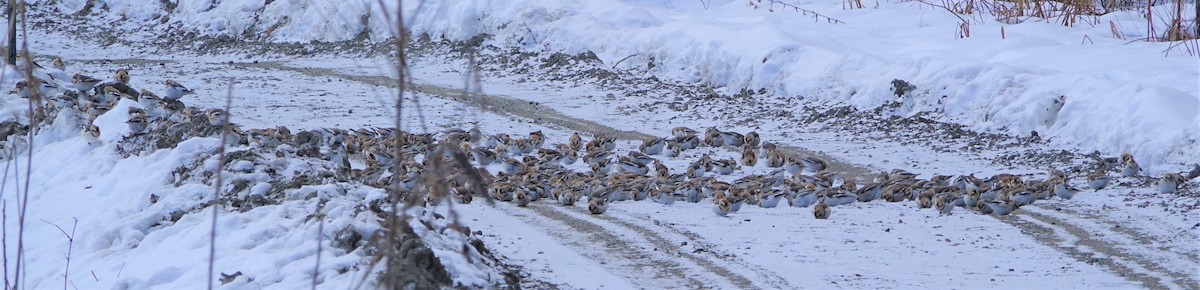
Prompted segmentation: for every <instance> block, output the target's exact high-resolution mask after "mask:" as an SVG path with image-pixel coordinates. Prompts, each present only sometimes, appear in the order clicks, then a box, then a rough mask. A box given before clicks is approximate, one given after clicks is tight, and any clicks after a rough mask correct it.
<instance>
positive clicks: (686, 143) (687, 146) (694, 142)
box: [675, 135, 700, 151]
mask: <svg viewBox="0 0 1200 290" xmlns="http://www.w3.org/2000/svg"><path fill="white" fill-rule="evenodd" d="M675 144H677V145H679V149H680V151H683V150H692V149H696V147H699V146H700V137H697V136H696V135H691V136H685V137H683V138H675Z"/></svg>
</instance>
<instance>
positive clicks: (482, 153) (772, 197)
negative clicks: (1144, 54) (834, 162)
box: [16, 58, 1200, 219]
mask: <svg viewBox="0 0 1200 290" xmlns="http://www.w3.org/2000/svg"><path fill="white" fill-rule="evenodd" d="M53 63H54V69H55V70H46V69H41V68H39V70H40V71H42V73H40V74H38V75H40V76H43V77H49V78H53V79H55V80H58V79H59V77H61V75H63V74H65V73H62V71H63V70H65V66H64V65H63V64H62V61H61V60H60V59H57V58H56V59H55V60H54V62H53ZM47 71H48V72H47ZM56 75H59V77H56ZM70 79H71V83H72V84H73V86H72V87H59V86H58V85H57V82H47V81H45V80H44V78H39V77H38V76H35V77H34V79H33V80H34V82H37V83H38V84H39V85H38V86H37V92H36V93H34V92H31V88H32V87H33V86H30V85H28V84H27V83H26V81H24V80H23V81H20V82H18V83H17V85H16V91H17V94H18V95H20V96H21V97H25V98H30V97H31V96H49V98H46V99H47V100H49V101H48V102H42V103H44V106H42V107H40V108H38V109H37V110H35V112H34V115H35V120H38V118H39V117H38V116H41V119H40V120H51V119H54V118H53V116H54V115H55V114H58V113H60V112H63V111H71V112H77V113H79V114H82V115H83V116H86V117H87V118H81V120H83V119H86V120H87V121H86V122H84V123H83V124H80V126H81V127H82V130H81V131H82V133H81V134H82V135H83V136H84V137H85V138H87V139H88V141H89V142H92V143H95V142H101V141H100V140H99V136H100V132H99V130H100V128H99V127H97V126H96V125H95V124H93V121H94V120H95V119H96V118H97V117H98V116H100V115H103V114H106V113H108V112H109V111H110V110H111V109H113V108H114V106H115V104H116V103H117V102H118V101H119V100H121V99H128V100H131V101H133V102H135V103H136V104H138V105H136V106H129V110H128V112H125V113H126V114H128V121H127V122H126V124H127V125H128V127H129V131H130V133H131V135H130V136H131V137H136V136H140V135H144V134H148V133H151V132H153V134H158V135H163V136H159V138H173V139H176V140H183V139H187V138H191V137H206V136H213V134H217V133H218V132H220V128H221V127H222V126H224V125H226V123H225V122H226V113H225V112H224V111H223V110H221V109H211V110H207V111H204V112H200V111H199V110H197V109H194V108H188V107H186V106H185V105H184V104H183V102H181V101H180V99H181V98H182V97H183V96H186V95H190V94H193V92H192V90H190V89H187V88H186V87H184V86H182V85H180V84H179V83H177V82H174V81H171V80H167V81H165V82H163V83H162V84H161V85H162V87H163V96H162V97H159V96H158V95H156V94H155V93H153V92H151V91H148V90H144V89H143V90H140V91H138V90H134V89H133V88H132V87H130V84H129V81H130V77H129V73H128V71H127V70H125V69H118V70H116V72H115V73H114V74H113V78H112V80H107V81H102V80H98V79H95V78H92V77H88V76H85V75H81V74H74V75H73V76H72V77H71V78H70ZM230 125H231V126H230V127H232V129H231V130H229V131H228V134H229V135H228V136H231V137H232V138H228V139H227V140H229V141H228V145H230V146H249V147H250V148H271V149H272V150H278V149H276V148H286V151H287V152H288V153H291V154H295V155H296V156H299V157H311V158H319V159H324V160H328V161H330V162H331V164H332V167H333V168H334V170H335V171H336V173H335V174H336V175H337V176H339V177H341V178H342V179H344V180H346V181H350V182H359V183H362V184H365V185H368V186H375V187H381V188H390V187H391V186H393V185H398V187H399V188H400V190H402V191H404V192H408V193H414V192H415V193H420V192H422V191H429V190H430V187H433V185H431V184H429V183H427V182H423V180H429V179H428V178H425V179H423V173H426V172H429V173H430V174H436V175H440V176H438V177H439V179H438V180H441V181H442V182H440V183H439V184H438V185H437V186H444V189H445V192H446V194H444V195H442V196H441V197H434V196H433V195H429V196H430V197H427V198H426V199H424V200H421V202H425V203H439V202H443V199H445V200H453V201H455V202H458V203H470V202H471V201H472V200H473V199H474V198H475V197H479V196H486V197H487V198H490V199H495V200H499V201H503V202H513V203H515V204H517V205H518V206H526V205H529V204H531V203H534V202H539V201H541V200H549V201H550V202H553V203H557V204H560V205H564V206H574V205H576V203H583V202H586V204H587V210H588V211H589V212H590V213H592V214H603V213H605V211H606V210H607V209H608V207H609V206H610V205H611V204H614V203H619V202H631V201H643V200H651V201H654V202H657V203H661V204H665V205H670V204H673V203H676V202H689V203H710V204H711V205H712V211H713V212H714V213H715V214H716V215H718V216H727V215H729V214H732V213H736V212H738V211H739V210H740V209H741V208H742V206H744V205H754V206H759V207H763V208H774V207H779V206H781V205H782V204H783V203H784V202H785V201H786V205H787V206H791V207H800V208H808V207H811V210H812V212H813V215H814V217H816V218H818V219H826V218H828V217H830V215H831V214H832V208H833V207H837V206H842V205H847V204H851V203H856V202H873V201H876V200H880V201H884V202H915V203H916V206H917V207H918V208H921V209H925V208H932V209H935V210H937V211H939V212H940V213H942V214H951V213H953V212H954V211H955V209H956V208H961V209H963V210H967V211H970V212H975V213H979V214H994V215H1007V214H1010V213H1012V212H1013V211H1015V210H1017V209H1019V208H1020V207H1022V206H1026V205H1029V204H1032V203H1035V202H1037V201H1038V200H1043V199H1051V198H1061V199H1070V198H1072V197H1073V196H1075V195H1076V194H1077V193H1078V192H1079V191H1080V190H1079V189H1077V188H1076V187H1075V186H1074V185H1073V184H1072V182H1071V181H1072V179H1073V178H1072V177H1071V176H1068V175H1067V174H1065V173H1063V172H1062V171H1059V170H1056V169H1054V168H1050V169H1049V170H1048V176H1049V178H1047V179H1044V180H1036V179H1031V178H1028V177H1023V176H1018V175H1013V174H998V175H993V176H990V177H986V178H977V177H975V176H974V175H958V176H949V175H935V176H932V177H929V178H928V179H922V178H918V175H917V174H913V173H910V172H907V171H904V170H900V169H895V170H891V171H888V172H881V173H879V174H878V175H876V176H874V177H873V179H872V180H869V181H863V182H861V183H862V184H859V182H855V181H854V180H851V179H849V178H845V177H842V176H840V174H838V173H836V172H831V171H829V170H828V166H827V163H826V162H825V161H823V160H821V159H819V158H814V157H797V156H793V155H791V154H788V153H786V152H784V151H782V150H780V149H779V148H778V147H776V145H774V144H772V143H770V142H766V141H763V140H762V138H761V137H760V136H759V135H758V134H757V133H755V132H749V133H746V134H740V133H737V132H730V131H722V130H719V129H717V128H707V129H705V130H704V131H703V132H700V131H697V130H693V129H691V128H687V127H678V128H675V129H673V130H672V131H671V136H667V137H662V138H650V139H646V140H643V141H642V142H641V144H640V146H637V147H638V148H637V149H636V150H627V151H626V152H623V153H621V152H618V150H616V148H617V140H616V138H613V137H608V136H606V135H605V134H603V133H595V134H591V136H590V138H587V139H586V140H585V137H583V136H581V135H580V134H579V133H574V134H573V135H571V136H570V137H569V138H568V140H567V142H565V143H559V144H547V138H546V136H545V134H543V133H542V132H541V131H535V132H531V133H529V134H528V135H527V136H521V137H512V136H509V135H507V134H494V135H492V134H484V133H482V132H481V131H480V130H479V129H478V128H473V129H470V130H450V131H447V132H443V133H438V134H432V133H431V134H415V133H409V132H404V131H402V130H397V129H394V128H359V129H349V130H347V129H332V128H330V129H318V130H306V131H299V132H295V133H293V132H291V131H290V130H289V129H287V128H286V127H276V128H266V129H249V130H242V129H241V128H238V127H237V126H233V124H230ZM284 145H286V146H284ZM702 148H708V149H706V150H701V151H698V152H706V153H700V154H698V155H699V156H698V158H696V159H695V160H691V162H690V163H688V165H687V166H686V167H685V168H682V169H681V170H680V169H676V170H674V171H673V170H671V169H670V168H668V166H666V165H665V164H664V163H663V161H665V160H671V159H672V158H675V159H681V158H684V157H685V154H684V152H686V151H691V150H698V149H702ZM718 150H732V151H733V152H734V154H733V155H737V153H740V157H732V158H714V157H711V156H713V155H710V154H707V153H716V152H717V151H718ZM689 155H691V156H696V155H697V154H689ZM456 158H457V159H458V160H455V159H456ZM676 161H678V160H676ZM685 162H686V161H685ZM434 164H450V167H455V168H456V169H455V170H450V171H440V170H439V171H433V170H429V169H430V168H432V167H434V166H437V165H434ZM742 167H752V168H753V167H760V168H767V169H764V170H762V171H763V172H767V171H769V173H766V174H745V175H744V176H741V177H739V178H736V179H734V177H736V176H732V174H733V173H735V172H737V171H738V170H739V169H740V168H742ZM743 172H747V171H746V170H743ZM1113 172H1116V175H1117V176H1124V177H1131V176H1137V175H1138V174H1140V172H1141V169H1140V167H1139V166H1138V163H1137V161H1135V160H1134V158H1133V156H1131V155H1129V154H1124V155H1122V156H1121V157H1119V158H1105V159H1102V160H1100V161H1098V162H1097V164H1096V167H1095V169H1094V170H1093V171H1092V172H1091V173H1090V174H1087V175H1086V182H1084V183H1083V184H1084V185H1086V187H1087V188H1090V189H1092V190H1100V189H1103V188H1105V187H1107V186H1109V184H1110V183H1112V180H1113V179H1114V178H1117V176H1114V174H1112V173H1113ZM468 175H470V176H474V177H475V178H470V176H468ZM724 176H729V177H728V178H725V177H724ZM1197 176H1200V166H1198V167H1197V169H1196V170H1193V171H1192V172H1190V173H1188V174H1186V176H1185V174H1178V173H1168V174H1166V175H1165V176H1163V177H1162V178H1161V179H1159V180H1158V181H1157V192H1159V193H1164V194H1165V193H1172V192H1175V191H1176V190H1178V189H1179V188H1180V186H1181V185H1183V184H1184V183H1185V182H1187V181H1188V180H1191V179H1193V178H1196V177H1197ZM718 177H722V178H718ZM720 179H724V180H729V181H722V180H720Z"/></svg>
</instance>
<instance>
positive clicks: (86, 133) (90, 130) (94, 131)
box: [79, 123, 100, 144]
mask: <svg viewBox="0 0 1200 290" xmlns="http://www.w3.org/2000/svg"><path fill="white" fill-rule="evenodd" d="M79 134H80V135H83V139H84V140H87V142H88V144H96V142H100V127H97V126H96V125H95V124H92V123H87V125H85V126H84V128H83V131H82V132H79Z"/></svg>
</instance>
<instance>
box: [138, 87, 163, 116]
mask: <svg viewBox="0 0 1200 290" xmlns="http://www.w3.org/2000/svg"><path fill="white" fill-rule="evenodd" d="M161 101H162V98H160V97H158V95H155V94H154V93H152V92H150V91H149V90H146V89H142V91H141V92H139V94H138V104H141V105H142V108H146V110H150V111H154V110H156V109H157V108H158V103H159V102H161Z"/></svg>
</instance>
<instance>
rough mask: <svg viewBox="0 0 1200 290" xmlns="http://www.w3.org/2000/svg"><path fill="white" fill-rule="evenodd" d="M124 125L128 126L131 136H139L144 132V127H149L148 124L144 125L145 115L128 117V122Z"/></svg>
mask: <svg viewBox="0 0 1200 290" xmlns="http://www.w3.org/2000/svg"><path fill="white" fill-rule="evenodd" d="M125 124H128V125H129V132H130V133H132V134H133V135H137V134H141V133H142V132H144V131H146V127H147V126H149V124H147V123H146V116H145V115H135V116H133V117H130V118H129V121H125Z"/></svg>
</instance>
